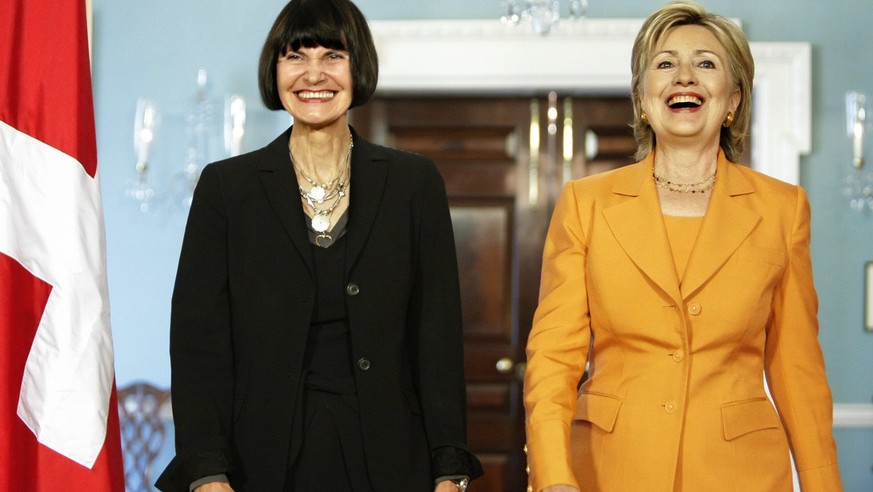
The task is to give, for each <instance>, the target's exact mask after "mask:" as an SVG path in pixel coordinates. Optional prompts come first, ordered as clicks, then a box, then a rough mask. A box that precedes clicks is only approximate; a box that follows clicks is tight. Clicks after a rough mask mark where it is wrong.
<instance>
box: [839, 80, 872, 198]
mask: <svg viewBox="0 0 873 492" xmlns="http://www.w3.org/2000/svg"><path fill="white" fill-rule="evenodd" d="M867 120H868V119H867V95H866V94H865V93H863V92H857V91H850V92H847V93H846V133H847V134H848V136H849V139H850V140H851V142H852V145H851V146H852V167H853V168H854V169H853V170H852V171H851V172H850V173H849V175H848V176H847V177H846V181H845V186H844V188H843V194H844V195H846V197H847V198H848V199H849V206H850V207H851V208H852V209H853V210H856V211H858V212H862V211H864V210H865V209H869V210H873V172H870V171H867V172H865V171H864V139H865V137H866V136H867V131H868V130H869V129H870V128H869V127H870V123H869V122H868V121H867Z"/></svg>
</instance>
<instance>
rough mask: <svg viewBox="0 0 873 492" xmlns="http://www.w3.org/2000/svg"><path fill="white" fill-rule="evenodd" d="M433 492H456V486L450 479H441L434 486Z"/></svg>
mask: <svg viewBox="0 0 873 492" xmlns="http://www.w3.org/2000/svg"><path fill="white" fill-rule="evenodd" d="M433 492H458V486H457V485H456V484H455V482H452V481H451V480H443V481H442V482H440V483H438V484H437V485H436V487H434V489H433Z"/></svg>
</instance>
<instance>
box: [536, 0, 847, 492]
mask: <svg viewBox="0 0 873 492" xmlns="http://www.w3.org/2000/svg"><path fill="white" fill-rule="evenodd" d="M631 65H632V72H633V77H632V98H633V105H634V114H635V121H634V132H635V136H636V139H637V142H638V145H639V149H638V153H637V158H638V159H639V161H640V162H638V163H636V164H633V165H630V166H627V167H624V168H621V169H618V170H615V171H612V172H608V173H603V174H598V175H595V176H591V177H588V178H585V179H581V180H577V181H573V182H571V183H569V184H568V185H567V186H566V187H565V188H564V190H563V192H562V195H561V197H560V199H559V201H558V204H557V206H556V210H555V213H554V216H553V218H552V222H551V226H550V229H549V233H548V237H547V239H546V246H545V251H544V255H543V273H542V284H541V287H540V304H539V307H538V309H537V312H536V316H535V318H534V324H533V329H532V331H531V334H530V338H529V340H528V345H527V356H528V363H527V372H526V379H525V406H526V410H527V422H526V427H527V439H528V444H527V447H528V461H529V467H530V483H531V489H532V490H534V491H541V490H545V491H548V492H558V491H578V490H581V491H607V492H627V491H647V492H658V491H664V492H671V491H683V492H688V491H692V492H696V491H704V490H705V491H707V492H718V491H737V492H739V491H742V492H755V491H760V492H781V491H791V490H792V472H791V463H790V457H789V456H790V453H793V455H794V458H795V461H796V466H797V471H798V476H799V480H800V486H801V488H802V490H803V491H804V492H818V491H821V492H835V491H840V490H842V486H841V485H840V477H839V470H838V467H837V455H836V446H835V444H834V440H833V436H832V432H831V424H832V400H831V393H830V389H829V387H828V383H827V380H826V377H825V368H824V361H823V358H822V353H821V348H820V347H819V344H818V340H817V334H818V321H817V307H818V301H817V297H816V293H815V288H814V286H813V279H812V265H811V261H810V254H809V241H810V209H809V203H808V201H807V198H806V195H805V193H804V191H803V190H802V189H801V188H800V187H798V186H793V185H790V184H786V183H783V182H780V181H777V180H775V179H773V178H770V177H767V176H764V175H762V174H760V173H758V172H755V171H753V170H752V169H750V168H748V167H745V166H742V165H738V164H735V163H734V162H735V161H736V160H737V159H738V158H739V157H740V155H741V154H742V150H743V144H744V138H745V136H746V133H747V131H748V129H749V120H750V111H751V103H752V100H751V93H752V79H753V77H754V62H753V60H752V55H751V52H750V49H749V44H748V41H747V40H746V38H745V36H744V35H743V33H742V31H741V30H740V29H739V28H738V27H737V26H736V25H735V24H733V23H732V22H730V21H729V20H726V19H724V18H723V17H719V16H716V15H713V14H710V13H707V12H706V11H705V10H704V9H703V8H702V7H701V6H699V5H697V4H694V3H688V2H676V3H670V4H667V5H665V6H664V7H662V8H661V9H660V10H658V11H656V12H655V13H654V14H652V15H651V16H650V17H649V18H648V19H647V20H646V22H645V23H644V25H643V27H642V29H641V31H640V33H639V35H638V36H637V38H636V41H635V43H634V47H633V55H632V62H631ZM586 363H588V365H589V372H588V377H587V379H586V380H585V381H584V382H583V383H582V384H581V386H579V382H580V380H582V377H583V373H584V371H585V367H586ZM765 377H766V380H765ZM768 383H769V385H768ZM768 386H769V393H770V395H771V396H772V403H771V400H770V399H769V398H768ZM774 403H775V406H774Z"/></svg>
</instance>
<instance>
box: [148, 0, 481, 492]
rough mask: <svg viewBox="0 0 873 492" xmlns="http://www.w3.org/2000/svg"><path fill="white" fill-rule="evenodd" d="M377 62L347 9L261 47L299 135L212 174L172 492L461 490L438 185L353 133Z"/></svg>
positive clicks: (203, 198)
mask: <svg viewBox="0 0 873 492" xmlns="http://www.w3.org/2000/svg"><path fill="white" fill-rule="evenodd" d="M377 77H378V61H377V58H376V51H375V48H374V46H373V41H372V38H371V35H370V31H369V28H368V27H367V23H366V20H365V19H364V17H363V15H362V14H361V12H360V11H359V10H358V8H357V7H355V6H354V4H352V3H351V2H349V1H348V0H293V1H291V2H290V3H288V5H286V6H285V8H284V9H283V10H282V12H281V13H280V14H279V16H278V18H277V19H276V21H275V23H274V25H273V27H272V29H271V31H270V33H269V35H268V36H267V40H266V42H265V44H264V48H263V51H262V53H261V60H260V67H259V85H260V89H261V96H262V99H263V100H264V102H265V104H266V105H267V107H269V108H270V109H274V110H278V109H285V110H286V111H288V112H289V113H290V114H291V115H292V116H293V118H294V125H293V126H292V127H291V128H290V129H289V130H287V131H286V132H285V133H283V134H282V135H280V136H279V137H278V138H277V139H276V140H274V141H273V142H272V143H270V144H269V145H267V146H266V147H264V148H262V149H260V150H257V151H254V152H252V153H249V154H246V155H242V156H239V157H235V158H231V159H228V160H226V161H222V162H218V163H215V164H212V165H210V166H207V167H206V168H205V169H204V170H203V173H202V175H201V177H200V182H199V184H198V186H197V190H196V192H195V195H194V202H193V204H192V206H191V211H190V215H189V218H188V225H187V228H186V231H185V238H184V243H183V246H182V253H181V257H180V260H179V270H178V273H177V277H176V285H175V289H174V293H173V305H172V307H173V309H172V321H171V323H172V326H171V334H170V336H171V346H170V352H171V360H172V392H173V416H174V421H175V427H176V457H175V458H174V459H173V461H172V462H171V463H170V464H169V466H168V467H167V469H166V470H165V471H164V473H163V474H162V475H161V477H160V479H159V480H158V482H157V485H158V487H159V488H160V489H161V490H164V491H177V490H178V491H188V490H195V491H196V492H207V491H228V490H234V491H244V490H247V491H256V492H265V491H266V492H269V491H278V492H282V491H303V490H305V491H312V490H324V491H330V492H341V491H356V492H357V491H368V492H369V491H379V492H382V491H397V492H410V491H413V492H414V491H430V490H434V491H440V492H443V491H447V492H454V491H456V490H463V489H464V487H466V483H467V481H468V480H471V479H473V478H475V477H477V476H479V475H481V473H482V470H481V466H480V464H479V462H478V460H477V459H476V458H475V456H473V455H472V454H471V453H470V452H469V451H468V450H467V448H466V444H465V441H466V429H465V388H464V374H463V354H462V351H463V346H462V338H461V315H460V295H459V291H458V269H457V264H456V259H455V248H454V240H453V235H452V225H451V218H450V216H449V209H448V205H447V201H446V195H445V188H444V185H443V181H442V178H441V177H440V175H439V173H438V171H437V170H436V168H435V166H434V164H433V162H432V161H430V160H429V159H427V158H425V157H422V156H418V155H414V154H409V153H404V152H401V151H398V150H394V149H389V148H385V147H380V146H377V145H373V144H371V143H369V142H367V141H365V140H364V139H362V138H361V137H360V136H358V135H357V134H356V133H355V132H354V130H353V129H352V128H351V127H350V126H349V124H348V116H347V112H348V110H349V109H350V108H352V107H355V106H359V105H361V104H364V103H365V102H366V101H367V100H368V99H369V98H370V97H371V95H372V94H373V92H374V90H375V86H376V80H377Z"/></svg>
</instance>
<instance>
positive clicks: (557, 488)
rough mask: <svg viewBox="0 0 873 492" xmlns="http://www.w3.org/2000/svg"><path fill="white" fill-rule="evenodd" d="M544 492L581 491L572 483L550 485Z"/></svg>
mask: <svg viewBox="0 0 873 492" xmlns="http://www.w3.org/2000/svg"><path fill="white" fill-rule="evenodd" d="M543 492H579V489H577V488H576V487H573V486H572V485H565V484H560V485H549V486H548V487H546V488H544V489H543Z"/></svg>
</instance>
